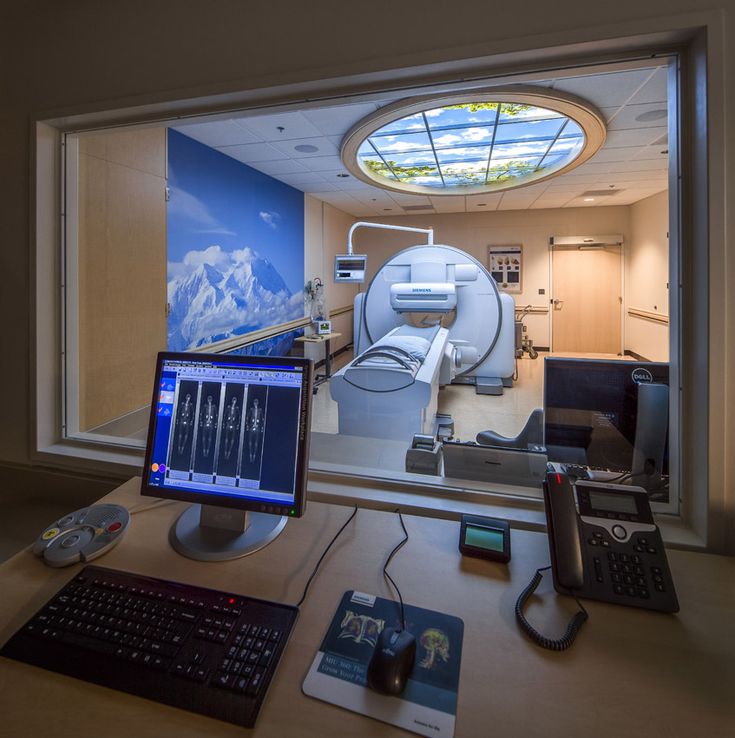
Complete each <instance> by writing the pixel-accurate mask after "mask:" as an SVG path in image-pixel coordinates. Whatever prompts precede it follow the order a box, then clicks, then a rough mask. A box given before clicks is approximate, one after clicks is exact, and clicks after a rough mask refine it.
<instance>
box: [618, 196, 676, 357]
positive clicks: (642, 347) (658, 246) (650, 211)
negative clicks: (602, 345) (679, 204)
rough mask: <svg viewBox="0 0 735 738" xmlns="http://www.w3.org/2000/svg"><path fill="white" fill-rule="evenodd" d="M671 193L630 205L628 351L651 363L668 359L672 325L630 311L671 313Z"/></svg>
mask: <svg viewBox="0 0 735 738" xmlns="http://www.w3.org/2000/svg"><path fill="white" fill-rule="evenodd" d="M668 232H669V200H668V192H660V193H658V194H657V195H652V196H651V197H647V198H646V199H645V200H640V201H639V202H637V203H634V204H633V205H631V206H630V241H629V243H627V244H626V246H625V251H626V258H625V308H626V315H625V348H626V350H627V351H632V352H634V353H636V354H639V355H640V356H643V357H644V358H646V359H650V360H651V361H668V360H669V326H668V325H664V324H662V323H657V322H654V321H652V320H647V319H645V318H640V317H636V316H632V315H628V313H627V311H628V309H629V308H638V309H639V310H645V311H647V312H650V313H659V314H661V315H665V316H668V314H669V289H668V283H669V239H668Z"/></svg>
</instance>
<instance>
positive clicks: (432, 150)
mask: <svg viewBox="0 0 735 738" xmlns="http://www.w3.org/2000/svg"><path fill="white" fill-rule="evenodd" d="M583 144H584V134H583V132H582V129H581V128H580V126H579V125H578V124H577V123H576V122H575V121H573V120H571V119H570V118H567V117H565V116H564V115H561V114H560V113H558V112H556V111H553V110H547V109H545V108H540V107H536V106H533V105H518V104H510V103H480V104H472V103H467V104H457V105H448V106H445V107H443V108H435V109H432V110H425V111H423V112H421V113H415V114H413V115H409V116H407V117H405V118H402V119H400V120H397V121H393V122H392V123H389V124H388V125H385V126H383V127H382V128H380V129H378V130H377V131H374V132H373V133H372V134H371V135H370V136H369V137H368V138H367V139H366V140H365V141H364V142H363V144H362V145H361V147H360V149H359V152H358V157H359V159H360V161H361V163H362V166H363V167H364V168H366V169H367V170H368V171H369V172H370V173H371V174H372V175H373V176H376V175H377V176H378V177H384V178H385V179H388V180H393V181H396V180H397V181H399V182H403V183H406V184H418V185H424V186H428V187H436V188H445V187H462V186H471V185H478V184H489V183H493V182H496V181H505V180H506V179H509V178H513V177H522V176H524V175H527V174H530V173H534V172H536V171H538V170H544V171H546V170H551V169H552V168H555V169H556V168H560V167H561V166H563V165H564V164H566V163H567V162H569V161H571V160H572V159H573V158H575V156H576V155H577V153H578V152H579V151H580V150H581V149H582V146H583Z"/></svg>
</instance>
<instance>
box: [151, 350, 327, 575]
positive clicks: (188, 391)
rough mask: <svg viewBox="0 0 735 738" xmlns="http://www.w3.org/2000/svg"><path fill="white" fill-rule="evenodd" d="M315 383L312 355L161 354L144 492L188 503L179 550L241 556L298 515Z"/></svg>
mask: <svg viewBox="0 0 735 738" xmlns="http://www.w3.org/2000/svg"><path fill="white" fill-rule="evenodd" d="M312 382H313V365H312V362H311V361H310V360H308V359H302V358H292V357H288V358H277V357H263V356H234V355H226V354H221V355H218V354H198V353H170V352H166V353H161V354H159V355H158V361H157V363H156V375H155V383H154V390H153V400H152V403H151V415H150V426H149V430H148V443H147V447H146V456H145V467H144V470H143V480H142V487H141V494H143V495H150V496H154V497H159V498H167V499H173V500H181V501H183V502H191V503H193V504H192V505H191V506H190V507H188V508H187V509H186V510H185V511H184V512H183V513H182V515H181V516H180V517H179V519H178V520H177V522H176V523H175V525H174V526H173V527H172V529H171V533H170V536H169V538H170V541H171V545H172V546H173V547H174V548H175V549H176V550H177V551H178V552H179V553H181V554H183V555H185V556H188V557H189V558H193V559H199V560H205V561H219V560H225V559H232V558H237V557H239V556H244V555H246V554H248V553H253V552H254V551H257V550H258V549H259V548H262V547H263V546H265V545H266V544H268V543H270V541H272V540H273V539H274V538H275V537H276V536H277V535H278V534H279V533H280V532H281V531H282V530H283V528H284V526H285V525H286V521H287V520H288V518H289V517H300V516H301V515H303V513H304V507H305V504H306V480H307V469H308V459H309V427H310V422H309V421H310V411H311V396H312Z"/></svg>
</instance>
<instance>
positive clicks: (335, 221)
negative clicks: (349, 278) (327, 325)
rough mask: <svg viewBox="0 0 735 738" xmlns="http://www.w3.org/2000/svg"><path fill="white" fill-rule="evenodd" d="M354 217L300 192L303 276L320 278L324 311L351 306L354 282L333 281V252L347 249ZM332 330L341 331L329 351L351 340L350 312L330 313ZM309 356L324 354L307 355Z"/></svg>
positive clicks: (335, 349)
mask: <svg viewBox="0 0 735 738" xmlns="http://www.w3.org/2000/svg"><path fill="white" fill-rule="evenodd" d="M355 220H357V219H356V218H354V217H353V216H352V215H348V214H347V213H344V212H342V211H341V210H338V209H337V208H335V207H333V206H332V205H329V204H328V203H326V202H322V201H321V200H318V199H316V198H315V197H311V196H310V195H305V196H304V237H305V249H304V279H305V280H306V281H307V282H308V281H309V280H310V279H313V278H314V277H320V278H321V280H322V282H323V284H324V292H325V296H326V303H327V311H328V312H329V311H332V310H336V309H339V308H342V307H351V306H352V301H353V300H354V299H355V295H356V294H357V285H354V284H345V283H341V284H337V283H336V282H335V281H334V256H335V254H345V253H347V233H348V231H349V230H350V226H351V225H352V224H353V223H354V222H355ZM332 330H333V331H335V332H336V333H341V334H342V335H341V336H340V337H339V338H335V339H334V340H332V342H331V346H330V348H331V350H332V352H335V351H338V350H339V349H341V348H342V347H344V346H346V345H347V344H349V343H352V312H351V311H350V312H346V313H343V314H341V315H338V316H335V317H333V318H332ZM318 348H321V347H318ZM306 350H307V351H308V347H307V349H306ZM322 353H323V351H322ZM309 358H313V359H319V358H324V357H323V355H320V356H316V355H314V356H311V355H309Z"/></svg>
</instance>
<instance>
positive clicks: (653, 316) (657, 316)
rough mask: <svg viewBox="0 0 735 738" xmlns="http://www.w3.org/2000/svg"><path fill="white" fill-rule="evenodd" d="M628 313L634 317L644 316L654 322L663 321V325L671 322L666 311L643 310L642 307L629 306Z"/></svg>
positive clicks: (643, 317)
mask: <svg viewBox="0 0 735 738" xmlns="http://www.w3.org/2000/svg"><path fill="white" fill-rule="evenodd" d="M628 315H631V316H632V317H634V318H642V319H643V320H651V321H653V322H654V323H661V324H662V325H668V324H669V316H668V315H665V314H664V313H654V312H651V311H650V310H641V309H640V308H634V307H632V308H628Z"/></svg>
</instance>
